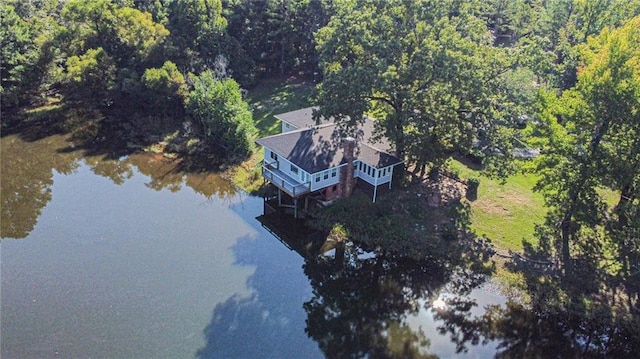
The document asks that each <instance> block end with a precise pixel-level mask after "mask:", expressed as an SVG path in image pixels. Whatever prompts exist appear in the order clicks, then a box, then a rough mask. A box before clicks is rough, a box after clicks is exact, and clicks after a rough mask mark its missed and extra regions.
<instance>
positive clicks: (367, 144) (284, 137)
mask: <svg viewBox="0 0 640 359" xmlns="http://www.w3.org/2000/svg"><path fill="white" fill-rule="evenodd" d="M312 111H313V108H312V107H308V108H304V109H300V110H296V111H291V112H287V113H283V114H279V115H276V116H275V117H276V118H277V119H280V120H282V121H285V122H287V123H289V124H292V125H294V126H296V127H298V128H299V129H298V130H295V131H290V132H285V133H281V134H278V135H274V136H269V137H264V138H261V139H258V140H256V143H258V144H259V145H262V146H264V147H267V148H269V149H270V150H271V151H273V152H275V153H277V154H278V156H282V157H284V158H286V159H287V160H288V161H289V162H291V163H294V164H295V165H297V166H299V167H300V168H302V169H303V170H305V171H306V172H308V173H316V172H320V171H323V170H325V169H327V168H331V167H335V166H338V165H340V164H341V163H344V160H343V152H342V144H341V143H342V139H343V138H344V137H347V136H353V135H354V134H353V133H352V131H349V132H350V133H346V130H342V129H340V128H339V127H338V126H336V125H335V124H334V123H333V122H329V121H322V124H321V125H315V121H313V118H312ZM374 127H375V120H373V119H370V118H367V119H366V120H365V123H364V124H363V126H362V127H361V128H360V129H359V131H358V133H357V135H356V136H353V137H356V138H357V139H358V148H357V149H356V153H355V157H356V159H359V160H361V161H363V162H365V163H367V164H369V165H371V166H373V167H376V168H382V167H386V166H390V165H394V164H398V163H400V162H402V161H401V160H400V159H399V158H397V157H395V156H393V155H391V154H390V153H388V152H387V151H384V150H383V149H384V148H389V145H388V141H386V139H385V140H383V141H378V142H373V141H371V136H372V135H373V130H374Z"/></svg>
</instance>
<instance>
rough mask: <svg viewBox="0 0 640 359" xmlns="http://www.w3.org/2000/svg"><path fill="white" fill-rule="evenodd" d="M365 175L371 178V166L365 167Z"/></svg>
mask: <svg viewBox="0 0 640 359" xmlns="http://www.w3.org/2000/svg"><path fill="white" fill-rule="evenodd" d="M367 174H368V175H369V176H371V166H367Z"/></svg>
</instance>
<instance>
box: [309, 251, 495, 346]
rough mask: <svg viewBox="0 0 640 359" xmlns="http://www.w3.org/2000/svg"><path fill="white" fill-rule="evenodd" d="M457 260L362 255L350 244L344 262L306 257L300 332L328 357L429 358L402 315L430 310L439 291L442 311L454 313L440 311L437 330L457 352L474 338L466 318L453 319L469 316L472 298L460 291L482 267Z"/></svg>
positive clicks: (477, 280)
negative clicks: (308, 291) (307, 287)
mask: <svg viewBox="0 0 640 359" xmlns="http://www.w3.org/2000/svg"><path fill="white" fill-rule="evenodd" d="M481 257H482V256H481V255H478V256H470V257H467V259H471V258H473V259H474V260H480V258H481ZM458 259H459V258H458ZM451 263H454V265H451ZM455 264H458V265H455ZM461 264H462V263H461V262H455V261H454V262H449V261H447V260H443V261H426V260H423V261H418V260H415V259H411V258H406V257H395V256H391V255H383V254H381V253H378V254H377V255H375V256H371V255H368V256H363V252H362V251H361V250H360V249H358V248H357V247H355V246H351V247H349V248H347V251H346V255H345V261H344V264H343V265H342V266H341V267H338V268H337V267H336V263H335V262H334V258H332V257H326V256H321V257H317V258H312V259H309V260H307V261H306V263H305V265H304V271H305V274H306V275H307V276H308V277H309V280H310V282H311V286H312V288H313V298H312V299H311V300H310V301H307V302H306V303H305V304H304V308H305V310H306V312H307V316H308V317H307V327H306V332H307V334H308V335H309V336H310V337H311V338H313V339H314V340H315V341H316V342H318V345H319V346H320V349H321V350H322V351H323V352H324V354H325V355H326V356H327V357H328V358H361V357H371V358H433V357H435V356H434V355H432V354H428V353H427V350H428V348H429V345H430V344H429V339H428V338H427V337H426V335H425V333H424V332H423V331H422V330H421V329H420V328H412V327H410V326H409V325H408V324H407V322H406V320H405V319H406V318H407V317H408V316H410V315H416V314H417V313H418V312H419V311H421V310H426V309H428V308H430V307H431V306H432V304H433V302H434V301H436V300H437V299H438V297H439V295H440V294H441V293H442V292H447V293H448V295H449V297H450V299H448V300H447V311H452V312H455V313H456V315H453V316H448V315H443V316H441V317H440V318H441V319H442V320H443V321H444V324H443V326H442V327H441V331H442V332H443V333H444V332H450V333H451V334H452V340H453V341H454V343H455V344H456V346H457V351H458V352H460V351H465V350H466V344H467V343H473V344H476V343H478V341H479V340H480V333H479V331H478V330H477V329H479V328H477V327H476V326H473V324H474V323H473V322H472V321H470V320H462V321H456V320H455V319H457V318H460V317H462V318H467V317H468V316H469V315H470V314H469V311H470V309H471V308H472V307H474V306H475V301H474V300H472V299H469V298H468V297H467V295H468V294H469V293H470V291H471V290H472V289H473V288H475V287H477V286H478V285H479V284H481V283H482V282H483V281H484V277H485V274H486V273H478V272H474V271H470V270H464V269H463V268H468V267H469V266H470V264H471V263H469V262H467V263H465V265H464V266H462V265H461ZM422 305H424V307H421V306H422ZM460 333H464V335H462V336H460V335H459V334H460Z"/></svg>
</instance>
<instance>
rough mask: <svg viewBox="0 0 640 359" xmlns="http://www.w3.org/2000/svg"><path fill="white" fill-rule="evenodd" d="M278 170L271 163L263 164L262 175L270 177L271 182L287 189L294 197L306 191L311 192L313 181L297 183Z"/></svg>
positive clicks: (284, 189)
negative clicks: (278, 172) (280, 173)
mask: <svg viewBox="0 0 640 359" xmlns="http://www.w3.org/2000/svg"><path fill="white" fill-rule="evenodd" d="M276 171H277V169H276V168H274V167H273V166H271V164H266V165H263V166H262V175H263V176H264V178H266V179H268V180H269V182H271V183H273V184H274V185H276V187H278V188H280V189H282V190H283V191H285V192H286V193H287V194H288V195H290V196H292V197H298V196H300V195H303V194H305V193H308V192H311V182H307V183H297V182H294V181H293V180H292V179H291V178H287V177H286V175H284V174H282V175H279V174H277V173H276Z"/></svg>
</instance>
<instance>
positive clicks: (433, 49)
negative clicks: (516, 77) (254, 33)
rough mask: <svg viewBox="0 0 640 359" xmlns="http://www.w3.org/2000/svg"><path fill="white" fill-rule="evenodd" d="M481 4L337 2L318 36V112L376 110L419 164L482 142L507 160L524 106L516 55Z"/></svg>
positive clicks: (483, 149)
mask: <svg viewBox="0 0 640 359" xmlns="http://www.w3.org/2000/svg"><path fill="white" fill-rule="evenodd" d="M474 5H477V3H475V2H470V3H461V2H457V1H445V2H442V1H421V0H415V1H403V2H400V1H388V2H387V1H384V2H382V1H368V0H357V1H350V2H341V3H339V5H337V8H336V14H335V15H334V16H333V17H332V18H331V20H330V22H329V24H328V25H327V26H326V27H324V28H322V29H321V30H320V31H319V32H318V33H317V36H316V40H317V42H318V51H319V55H320V66H321V68H322V70H323V74H324V79H323V81H322V83H321V84H320V86H319V87H318V93H319V96H318V100H319V104H320V105H321V112H322V113H321V114H322V115H324V116H334V117H336V118H337V119H338V120H339V121H342V122H343V123H344V122H345V121H344V119H345V118H347V116H348V117H349V118H350V119H351V122H352V123H346V125H348V126H349V125H354V124H355V123H354V122H357V121H358V120H359V119H361V118H362V116H363V114H365V113H369V114H373V115H374V117H376V118H378V119H379V120H380V121H379V130H380V133H381V134H382V135H385V136H386V137H387V138H389V140H390V141H391V142H392V143H393V144H394V145H395V148H396V153H397V155H398V156H400V157H403V158H404V157H405V156H406V158H407V159H408V160H409V162H410V163H413V164H417V165H420V166H422V167H423V166H424V165H425V164H428V163H431V164H436V165H438V164H441V163H442V162H443V161H444V160H445V159H446V158H447V157H448V156H449V155H450V154H452V153H454V152H462V153H471V152H474V151H477V152H480V153H481V155H483V156H486V158H487V159H488V161H487V162H488V163H493V164H498V165H499V166H497V167H496V168H500V169H505V168H506V167H505V166H503V165H504V164H506V163H508V161H506V160H508V158H509V157H510V153H511V149H510V148H511V145H512V136H513V135H514V131H513V130H512V129H511V128H510V127H511V124H512V123H513V119H514V118H515V117H516V116H517V115H519V113H518V111H519V110H518V108H517V107H518V106H516V104H515V103H514V102H513V101H512V99H511V98H510V94H509V92H508V91H507V90H508V86H507V79H508V77H507V76H506V75H507V74H508V73H509V72H510V70H511V67H512V65H513V60H511V59H510V58H509V56H508V50H507V49H503V48H496V47H493V46H492V41H491V34H490V32H489V31H488V30H487V28H486V25H485V23H484V22H483V21H482V20H481V19H479V18H478V17H477V16H476V15H475V12H476V7H474ZM498 154H499V156H495V155H498ZM496 160H497V161H496Z"/></svg>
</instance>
